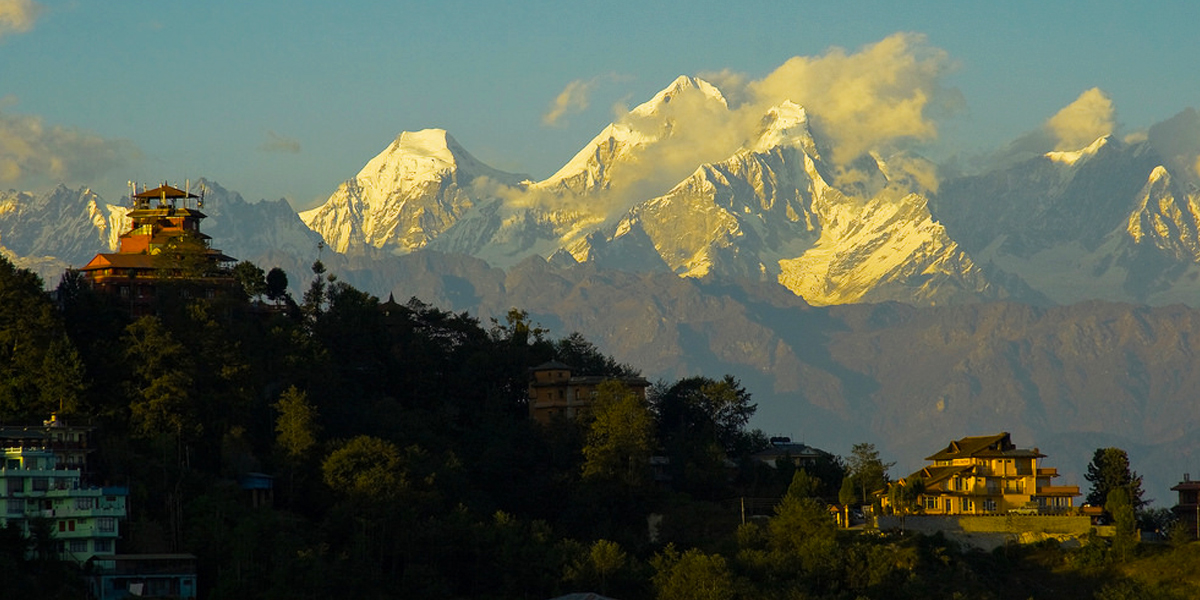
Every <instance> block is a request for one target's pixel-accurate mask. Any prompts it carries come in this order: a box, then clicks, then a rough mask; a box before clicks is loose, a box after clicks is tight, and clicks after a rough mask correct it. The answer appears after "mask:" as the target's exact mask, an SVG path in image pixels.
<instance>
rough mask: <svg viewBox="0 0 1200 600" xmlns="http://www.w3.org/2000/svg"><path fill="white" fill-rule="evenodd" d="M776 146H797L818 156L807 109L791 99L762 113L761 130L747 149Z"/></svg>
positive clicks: (759, 150)
mask: <svg viewBox="0 0 1200 600" xmlns="http://www.w3.org/2000/svg"><path fill="white" fill-rule="evenodd" d="M777 146H798V147H800V148H801V149H802V150H804V152H805V153H807V154H808V155H810V156H812V157H813V158H818V159H819V158H820V156H819V155H818V154H817V148H816V143H815V142H814V141H813V137H812V132H811V130H809V127H808V111H806V110H804V107H803V106H800V105H799V104H796V103H795V102H792V101H791V100H785V101H784V102H783V104H780V105H779V106H775V107H772V108H771V109H770V110H768V111H767V113H766V114H765V115H763V118H762V128H761V132H760V133H759V136H758V139H757V140H755V141H754V142H753V144H751V145H750V147H749V150H750V151H751V152H766V151H768V150H770V149H771V148H775V147H777Z"/></svg>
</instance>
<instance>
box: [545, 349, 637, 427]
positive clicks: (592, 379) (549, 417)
mask: <svg viewBox="0 0 1200 600" xmlns="http://www.w3.org/2000/svg"><path fill="white" fill-rule="evenodd" d="M614 380H615V381H618V382H620V383H621V384H622V385H624V386H625V387H627V388H629V390H630V391H632V392H633V393H635V394H637V395H638V396H640V397H642V398H645V397H646V388H647V387H650V383H649V382H648V381H646V380H645V379H644V378H642V377H606V376H599V375H575V374H573V372H572V368H571V367H570V366H567V365H565V364H563V363H561V362H558V361H550V362H547V363H543V364H540V365H538V366H536V367H534V368H533V369H532V370H530V379H529V416H530V417H532V418H533V420H535V421H537V422H538V423H541V424H542V425H547V424H549V423H550V422H551V421H553V420H554V419H556V418H564V419H568V420H569V419H574V418H576V417H578V416H581V415H583V414H586V413H587V412H588V411H589V410H591V407H592V404H593V403H594V402H595V401H596V390H597V388H599V387H600V384H602V383H604V382H605V381H614Z"/></svg>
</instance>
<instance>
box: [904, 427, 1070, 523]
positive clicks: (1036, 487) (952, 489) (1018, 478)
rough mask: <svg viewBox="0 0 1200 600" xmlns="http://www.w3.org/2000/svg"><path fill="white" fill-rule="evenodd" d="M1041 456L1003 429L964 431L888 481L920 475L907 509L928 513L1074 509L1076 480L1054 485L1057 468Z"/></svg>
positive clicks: (907, 481)
mask: <svg viewBox="0 0 1200 600" xmlns="http://www.w3.org/2000/svg"><path fill="white" fill-rule="evenodd" d="M1045 457H1046V455H1045V454H1042V453H1041V452H1039V451H1038V449H1037V448H1033V449H1024V448H1017V447H1016V446H1015V445H1014V444H1013V443H1012V440H1011V438H1010V435H1009V434H1008V433H1007V432H1003V433H998V434H994V435H987V436H976V437H965V438H962V439H959V440H955V441H952V442H950V444H949V445H948V446H946V447H945V448H944V449H942V450H941V451H940V452H938V453H936V454H934V455H932V456H929V457H927V458H926V459H925V460H928V461H931V462H932V464H931V465H929V466H927V467H925V468H924V469H921V470H920V471H918V472H916V473H913V474H912V475H909V476H908V477H906V478H904V479H902V480H900V481H898V482H896V483H893V484H892V485H899V486H909V485H917V480H918V478H919V480H920V482H921V483H920V484H919V485H920V493H919V494H918V495H917V500H916V506H910V507H907V508H906V510H910V511H915V512H921V513H924V514H928V515H984V514H998V513H1015V514H1062V513H1070V512H1074V510H1075V505H1074V502H1075V497H1076V496H1079V495H1080V493H1079V486H1074V485H1069V486H1068V485H1054V479H1056V478H1057V477H1058V476H1059V474H1058V469H1056V468H1052V467H1041V466H1039V464H1038V461H1039V460H1040V459H1042V458H1045ZM888 505H889V502H888V499H887V498H885V499H884V506H885V507H887V506H888ZM891 508H892V509H894V510H901V509H900V507H891Z"/></svg>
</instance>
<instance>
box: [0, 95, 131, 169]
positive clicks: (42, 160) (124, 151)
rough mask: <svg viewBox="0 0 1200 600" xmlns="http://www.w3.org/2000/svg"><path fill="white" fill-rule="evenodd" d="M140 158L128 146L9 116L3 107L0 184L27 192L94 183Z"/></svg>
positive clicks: (0, 114)
mask: <svg viewBox="0 0 1200 600" xmlns="http://www.w3.org/2000/svg"><path fill="white" fill-rule="evenodd" d="M139 155H140V153H139V151H138V149H137V148H136V147H135V146H134V145H133V144H132V143H131V142H129V141H126V140H109V139H105V138H103V137H101V136H99V135H97V134H95V133H92V132H89V131H83V130H80V129H73V128H68V127H62V126H59V125H47V124H45V123H44V122H43V121H42V118H41V117H37V116H32V115H15V114H10V113H5V112H4V111H3V104H0V183H4V184H7V185H15V186H18V187H24V188H36V187H39V186H46V185H52V184H55V183H68V184H76V183H91V182H94V181H95V180H97V179H101V178H103V177H104V175H106V174H107V173H109V172H111V171H113V170H114V169H118V168H122V167H124V166H126V165H127V164H128V163H129V162H130V161H131V160H133V159H135V158H137V157H138V156H139Z"/></svg>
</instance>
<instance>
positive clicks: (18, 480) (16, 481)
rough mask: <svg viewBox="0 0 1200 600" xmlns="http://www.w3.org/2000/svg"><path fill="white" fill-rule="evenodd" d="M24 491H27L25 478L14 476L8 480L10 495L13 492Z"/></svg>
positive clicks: (19, 492)
mask: <svg viewBox="0 0 1200 600" xmlns="http://www.w3.org/2000/svg"><path fill="white" fill-rule="evenodd" d="M24 492H25V478H23V477H12V478H10V479H9V480H8V493H9V495H10V496H11V495H12V494H21V493H24Z"/></svg>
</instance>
